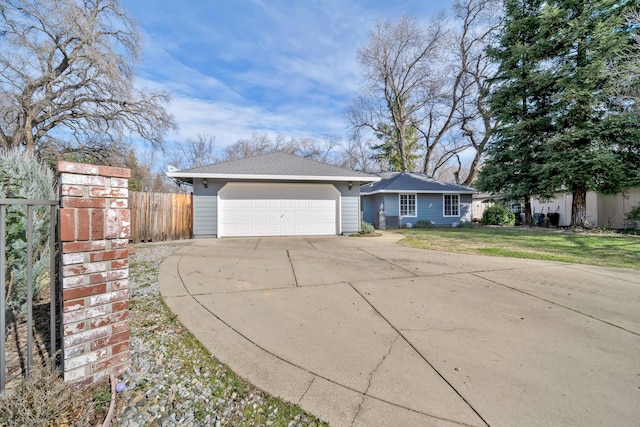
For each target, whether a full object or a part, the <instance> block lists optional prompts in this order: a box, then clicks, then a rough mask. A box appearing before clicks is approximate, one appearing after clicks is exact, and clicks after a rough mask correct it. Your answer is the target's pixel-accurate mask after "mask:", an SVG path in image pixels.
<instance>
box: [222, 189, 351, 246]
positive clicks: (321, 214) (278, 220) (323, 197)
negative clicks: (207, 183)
mask: <svg viewBox="0 0 640 427" xmlns="http://www.w3.org/2000/svg"><path fill="white" fill-rule="evenodd" d="M339 204H340V193H339V192H338V190H337V189H336V188H335V187H334V186H333V185H331V184H270V183H247V182H231V183H228V184H226V185H225V186H224V187H223V188H222V189H221V190H220V191H219V192H218V236H219V237H231V236H305V235H319V234H338V233H339V230H338V223H339V222H338V220H339V214H338V210H339V207H340V206H339Z"/></svg>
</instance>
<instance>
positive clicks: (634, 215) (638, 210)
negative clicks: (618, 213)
mask: <svg viewBox="0 0 640 427" xmlns="http://www.w3.org/2000/svg"><path fill="white" fill-rule="evenodd" d="M627 219H629V220H630V221H640V205H638V206H636V207H634V208H632V209H631V210H630V211H629V212H628V213H627Z"/></svg>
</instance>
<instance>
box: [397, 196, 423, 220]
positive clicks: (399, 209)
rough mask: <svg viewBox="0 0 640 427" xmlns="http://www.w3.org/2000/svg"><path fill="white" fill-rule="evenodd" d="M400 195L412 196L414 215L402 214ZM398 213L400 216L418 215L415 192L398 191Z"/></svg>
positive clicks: (413, 216)
mask: <svg viewBox="0 0 640 427" xmlns="http://www.w3.org/2000/svg"><path fill="white" fill-rule="evenodd" d="M401 196H413V202H414V206H415V215H402V197H401ZM398 215H399V216H401V217H402V218H417V217H418V195H417V194H416V193H398Z"/></svg>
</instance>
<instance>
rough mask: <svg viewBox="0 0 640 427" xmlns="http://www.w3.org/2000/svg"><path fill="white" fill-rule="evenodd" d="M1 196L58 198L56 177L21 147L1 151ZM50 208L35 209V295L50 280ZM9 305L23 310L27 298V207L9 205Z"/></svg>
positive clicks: (7, 242)
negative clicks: (19, 148) (21, 149)
mask: <svg viewBox="0 0 640 427" xmlns="http://www.w3.org/2000/svg"><path fill="white" fill-rule="evenodd" d="M0 197H3V198H13V199H46V200H55V199H57V194H56V184H55V177H54V174H53V172H52V171H51V169H49V168H48V167H46V166H45V165H44V164H43V163H41V162H40V161H39V160H38V159H36V158H35V157H34V156H33V155H30V154H27V153H25V152H22V151H20V150H15V149H14V150H6V151H1V152H0ZM50 212H51V207H50V206H37V207H34V208H33V222H32V227H33V228H32V232H33V234H32V239H31V243H32V247H33V258H32V259H33V270H32V272H33V279H34V280H33V294H34V296H37V295H38V294H39V293H40V292H41V291H42V290H43V289H44V288H45V287H46V286H47V285H48V283H49V274H50V272H49V265H50V259H49V237H50V230H51V218H50ZM6 226H7V232H6V239H7V240H6V248H7V253H6V274H7V276H6V277H5V278H4V280H5V283H7V287H8V292H7V295H8V301H7V306H8V308H10V309H11V310H12V311H13V312H16V313H18V312H21V311H23V310H24V308H25V306H26V304H25V303H26V300H27V208H26V206H21V205H10V206H8V207H7V214H6Z"/></svg>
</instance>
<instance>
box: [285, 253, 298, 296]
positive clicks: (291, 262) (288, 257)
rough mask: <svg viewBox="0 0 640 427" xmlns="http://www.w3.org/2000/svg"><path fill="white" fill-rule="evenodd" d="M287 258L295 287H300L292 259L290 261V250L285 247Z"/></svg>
mask: <svg viewBox="0 0 640 427" xmlns="http://www.w3.org/2000/svg"><path fill="white" fill-rule="evenodd" d="M287 259H288V260H289V265H290V266H291V272H292V273H293V280H295V281H296V288H299V287H300V284H299V283H298V276H296V269H295V268H294V267H293V261H291V252H289V249H287Z"/></svg>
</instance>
